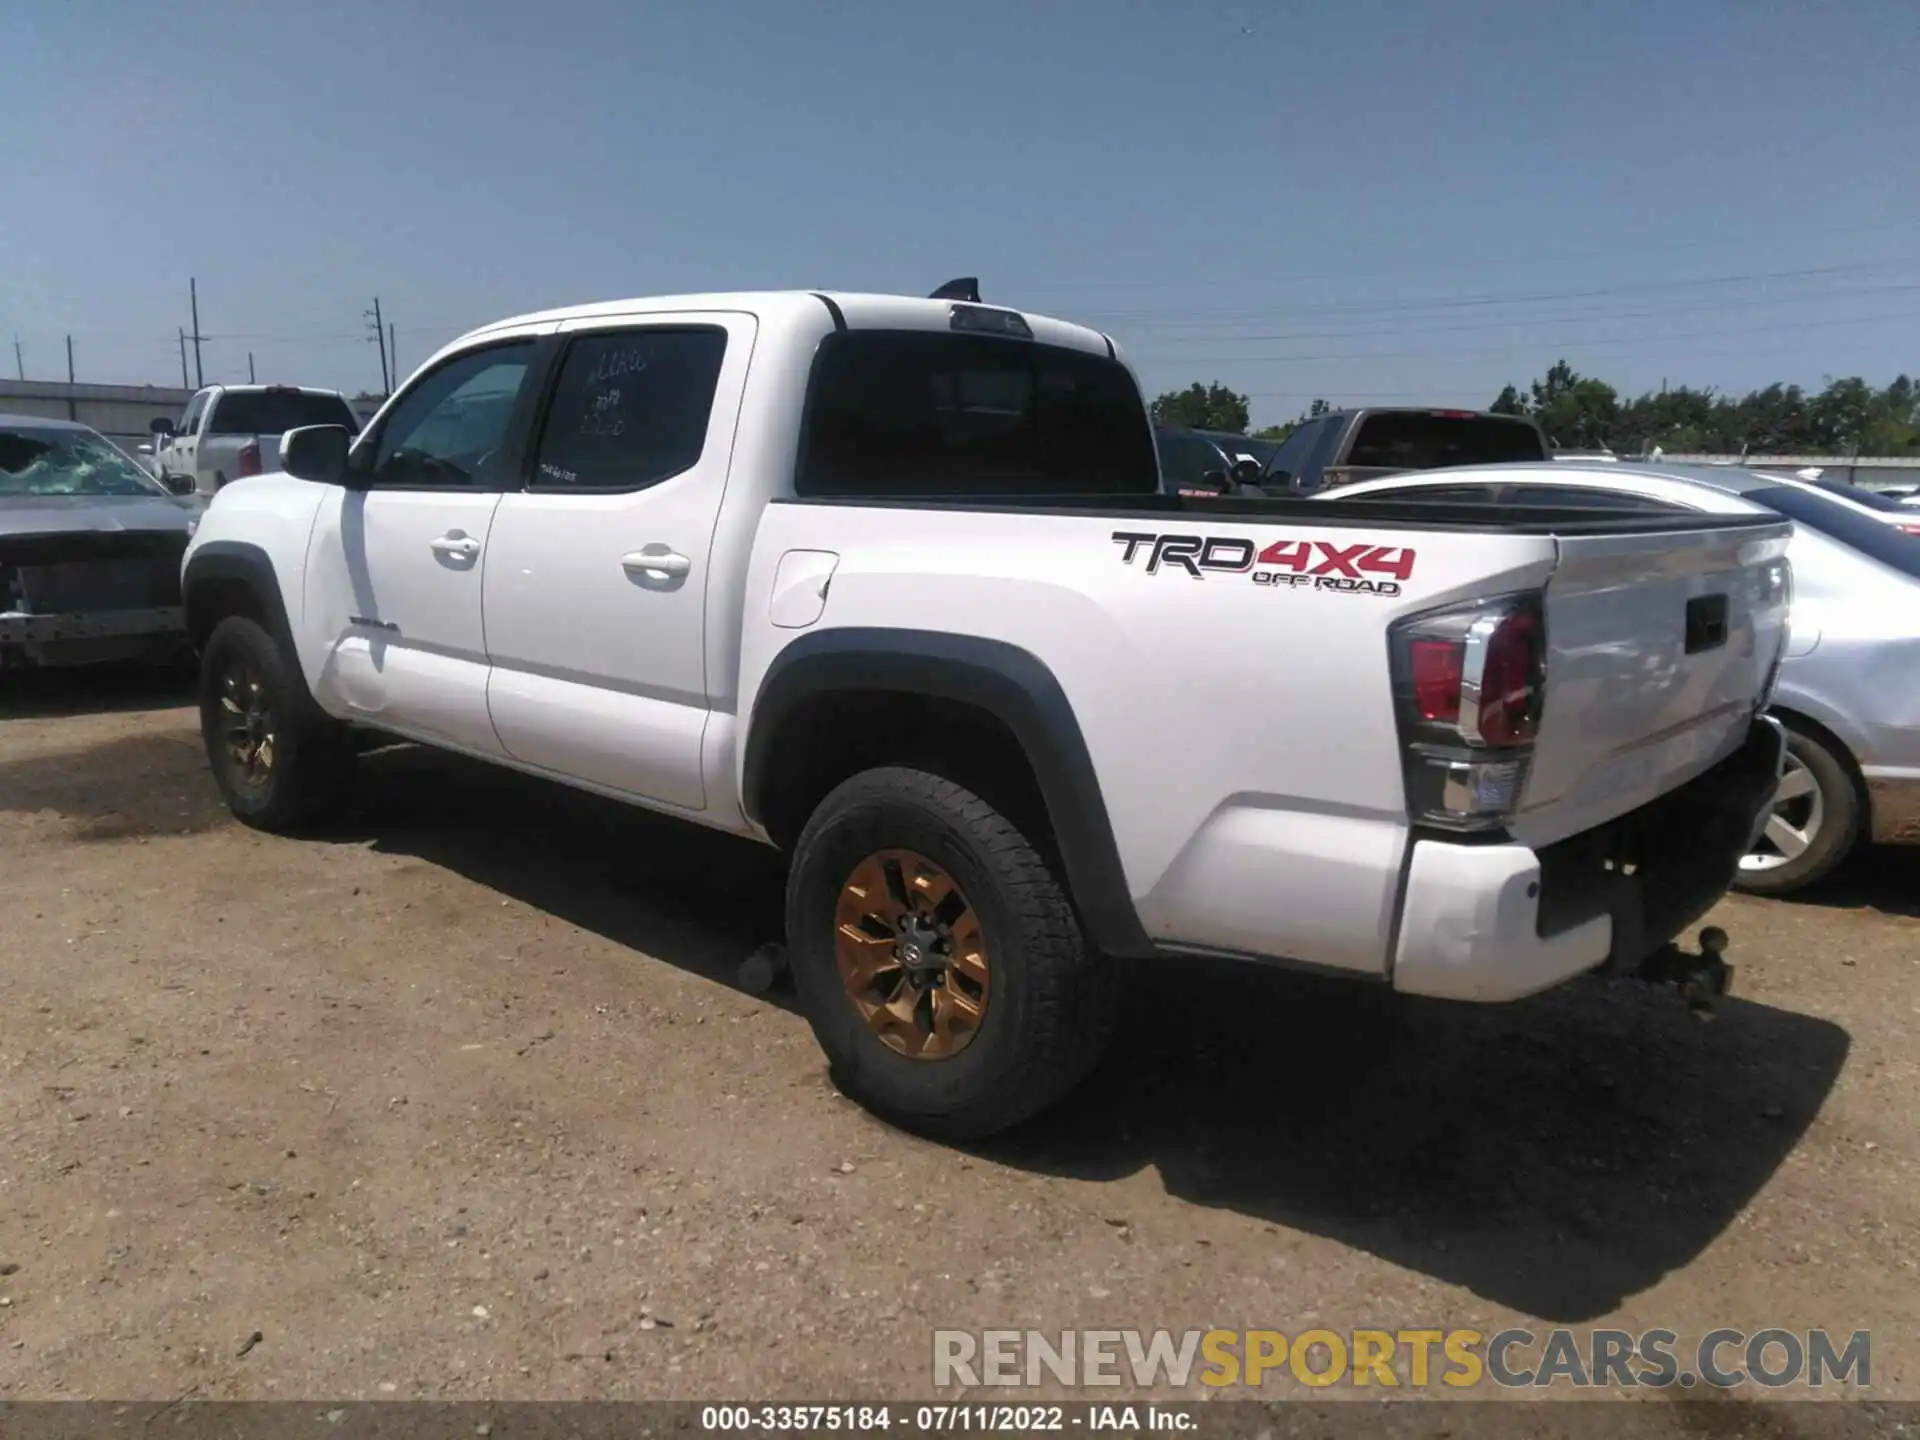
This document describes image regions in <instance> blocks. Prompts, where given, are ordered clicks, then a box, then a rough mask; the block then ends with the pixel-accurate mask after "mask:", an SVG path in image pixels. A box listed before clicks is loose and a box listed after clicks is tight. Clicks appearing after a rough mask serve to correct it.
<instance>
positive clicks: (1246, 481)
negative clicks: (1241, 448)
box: [1233, 455, 1260, 485]
mask: <svg viewBox="0 0 1920 1440" xmlns="http://www.w3.org/2000/svg"><path fill="white" fill-rule="evenodd" d="M1233 483H1234V484H1236V485H1258V484H1259V483H1260V462H1259V461H1258V460H1256V459H1254V458H1253V457H1252V456H1251V455H1243V456H1241V457H1240V458H1239V459H1238V460H1236V461H1234V462H1233Z"/></svg>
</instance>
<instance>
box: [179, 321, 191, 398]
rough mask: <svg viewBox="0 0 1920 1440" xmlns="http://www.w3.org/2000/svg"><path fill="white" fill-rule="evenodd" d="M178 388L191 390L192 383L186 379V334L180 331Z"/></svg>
mask: <svg viewBox="0 0 1920 1440" xmlns="http://www.w3.org/2000/svg"><path fill="white" fill-rule="evenodd" d="M180 388H181V389H182V390H191V389H192V388H193V385H192V383H191V382H190V381H189V380H188V379H187V332H186V331H184V330H182V331H180Z"/></svg>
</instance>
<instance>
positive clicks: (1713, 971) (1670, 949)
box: [1639, 925, 1733, 1020]
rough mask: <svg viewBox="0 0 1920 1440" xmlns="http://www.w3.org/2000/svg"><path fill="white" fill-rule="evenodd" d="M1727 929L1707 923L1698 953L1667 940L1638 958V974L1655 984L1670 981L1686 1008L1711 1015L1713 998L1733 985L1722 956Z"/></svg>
mask: <svg viewBox="0 0 1920 1440" xmlns="http://www.w3.org/2000/svg"><path fill="white" fill-rule="evenodd" d="M1726 949H1727V932H1726V931H1724V930H1722V929H1721V928H1720V927H1719V926H1718V925H1709V926H1707V927H1706V929H1704V930H1702V931H1701V932H1700V953H1699V954H1697V955H1692V954H1689V953H1688V952H1687V951H1685V950H1682V949H1681V948H1680V947H1679V946H1678V945H1675V944H1673V943H1672V942H1671V941H1669V942H1668V943H1667V944H1665V945H1662V946H1661V947H1660V948H1659V949H1658V950H1656V951H1654V952H1653V954H1651V955H1649V956H1648V957H1647V958H1646V959H1645V960H1644V961H1642V962H1641V965H1640V970H1639V977H1640V979H1642V980H1645V981H1647V982H1648V983H1650V984H1654V985H1673V986H1675V987H1677V988H1678V989H1679V991H1680V996H1681V998H1682V999H1683V1000H1685V1001H1686V1002H1687V1009H1688V1010H1690V1011H1692V1012H1693V1013H1694V1014H1695V1015H1697V1016H1699V1017H1700V1018H1701V1019H1702V1020H1711V1019H1713V1002H1714V1001H1716V1000H1718V999H1719V998H1720V997H1721V996H1722V995H1725V994H1726V993H1727V992H1728V991H1730V990H1732V989H1733V967H1732V966H1731V965H1729V964H1727V962H1726V961H1725V960H1724V959H1722V958H1721V957H1722V956H1723V955H1724V954H1725V953H1726Z"/></svg>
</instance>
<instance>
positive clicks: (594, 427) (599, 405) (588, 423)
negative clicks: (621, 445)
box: [580, 387, 627, 435]
mask: <svg viewBox="0 0 1920 1440" xmlns="http://www.w3.org/2000/svg"><path fill="white" fill-rule="evenodd" d="M626 428H627V420H626V417H625V416H624V415H622V414H621V413H620V392H619V390H618V389H615V388H612V387H609V388H608V389H605V390H602V391H600V392H598V393H597V394H595V395H594V397H593V399H592V400H591V401H589V402H588V404H587V408H586V411H585V412H584V413H583V414H582V415H581V416H580V433H581V434H582V435H618V434H620V433H621V432H622V431H624V430H625V429H626Z"/></svg>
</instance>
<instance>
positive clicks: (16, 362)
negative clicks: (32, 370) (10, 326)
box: [13, 331, 27, 380]
mask: <svg viewBox="0 0 1920 1440" xmlns="http://www.w3.org/2000/svg"><path fill="white" fill-rule="evenodd" d="M13 368H14V371H15V373H16V374H18V375H19V377H20V378H21V379H22V380H24V379H26V378H27V362H26V361H25V360H24V359H22V358H21V355H20V334H19V332H18V331H15V332H14V336H13Z"/></svg>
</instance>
